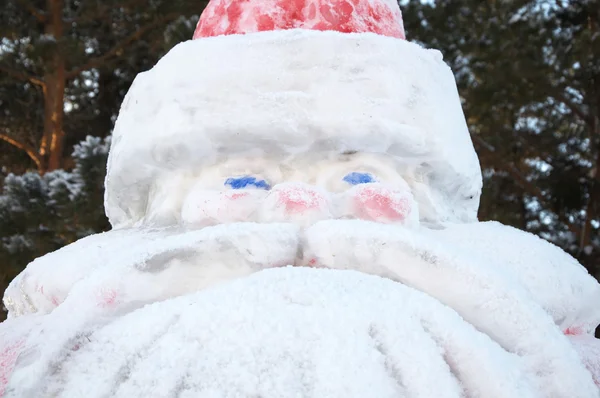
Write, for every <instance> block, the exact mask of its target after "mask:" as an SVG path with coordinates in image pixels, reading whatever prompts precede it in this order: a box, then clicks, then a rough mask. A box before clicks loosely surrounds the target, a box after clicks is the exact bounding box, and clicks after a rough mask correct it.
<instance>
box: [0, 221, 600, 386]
mask: <svg viewBox="0 0 600 398" xmlns="http://www.w3.org/2000/svg"><path fill="white" fill-rule="evenodd" d="M460 236H464V240H461V239H460ZM467 236H471V237H475V236H476V237H477V238H469V239H470V240H469V239H468V238H467ZM453 239H455V240H456V241H457V242H463V246H461V244H460V243H449V242H451V241H452V240H453ZM515 240H516V241H518V242H515ZM519 242H523V245H522V246H518V244H519ZM506 245H515V246H514V248H515V251H516V253H519V250H520V249H519V248H520V247H527V248H529V250H530V251H531V252H532V254H531V255H525V254H523V255H522V261H520V262H519V259H520V257H519V256H517V255H516V254H515V255H514V256H511V254H506V255H505V257H506V261H502V260H501V259H500V258H496V261H491V260H489V257H486V253H488V252H489V253H490V254H492V255H495V256H501V255H504V254H500V253H501V251H502V248H503V247H504V248H506ZM495 248H498V249H495ZM494 250H499V251H496V252H494ZM556 250H557V249H556V248H555V247H554V246H552V245H550V244H548V243H547V242H544V241H542V240H538V239H537V238H533V237H530V236H528V235H526V234H525V233H522V232H519V231H516V230H514V229H512V228H508V227H504V226H501V225H499V224H495V223H482V224H470V225H464V226H460V227H459V226H456V227H454V228H448V229H446V230H438V231H433V230H428V229H425V228H414V227H413V228H405V227H398V226H396V225H382V224H380V223H375V222H367V221H359V220H329V221H320V222H317V223H315V224H313V225H312V226H310V227H309V228H307V229H304V230H303V229H300V228H298V227H296V226H294V225H292V224H255V223H236V224H226V225H218V226H214V227H206V228H203V229H201V230H198V231H182V230H179V229H160V230H154V231H148V230H144V229H133V230H115V231H112V232H108V233H105V234H101V235H96V236H93V237H89V238H86V239H83V240H81V241H79V242H77V243H76V244H73V245H71V246H68V247H66V248H64V249H61V250H59V251H57V252H55V253H53V254H50V255H47V256H45V257H42V258H41V259H38V260H36V261H35V262H33V263H32V264H30V266H29V267H28V268H27V269H26V270H25V271H24V272H23V273H22V274H21V275H20V276H19V277H18V278H17V279H16V280H15V281H14V282H13V283H12V284H11V287H10V288H9V290H8V291H7V292H6V296H5V302H6V303H7V305H8V306H9V308H10V309H11V319H9V321H7V322H6V323H4V324H2V325H0V334H4V335H5V336H8V337H6V338H5V339H4V340H3V342H4V341H5V342H6V343H3V344H2V346H1V347H0V353H3V354H0V355H3V358H6V359H1V360H0V363H6V365H5V368H6V369H8V370H6V369H5V370H4V374H5V376H3V377H5V379H6V380H7V382H8V386H7V388H8V390H7V391H10V393H9V394H7V396H19V397H21V396H24V397H27V396H35V393H39V392H40V391H42V392H44V394H46V395H52V394H55V393H59V396H73V395H75V396H106V395H107V394H108V395H116V396H144V395H146V394H150V395H151V396H152V395H153V394H155V396H169V393H172V394H173V396H175V392H181V393H182V394H183V392H184V391H187V392H186V393H189V394H197V393H200V392H202V393H203V394H206V396H213V395H210V394H211V393H213V394H216V395H215V396H228V395H227V394H228V393H229V394H233V395H232V396H252V394H258V395H260V394H263V396H265V397H276V396H294V395H295V394H297V393H300V394H303V393H305V394H307V395H308V396H315V397H321V396H357V397H358V396H365V391H368V389H372V388H373V386H374V385H377V386H379V388H380V390H377V394H376V396H378V397H379V396H382V397H385V396H390V397H391V396H398V395H399V394H400V393H399V391H406V396H408V397H421V396H422V397H429V396H449V397H458V396H460V393H459V391H460V390H457V389H460V388H463V389H465V391H467V392H468V394H469V396H473V397H504V396H506V397H514V396H518V397H527V396H532V397H549V396H556V397H595V396H598V392H599V391H598V389H597V387H596V386H595V385H594V382H593V378H592V376H591V374H590V373H589V371H588V370H586V367H587V368H589V369H591V370H592V371H594V372H595V371H597V369H596V366H597V362H594V361H595V358H596V356H595V354H594V355H587V354H585V355H584V354H580V355H581V357H580V355H578V352H583V351H585V350H581V349H580V348H581V344H580V343H579V341H578V340H577V341H575V340H574V339H575V338H576V339H584V340H585V339H587V340H585V342H586V344H587V345H590V344H591V346H594V344H598V342H597V341H596V340H595V339H593V337H592V336H591V335H589V334H588V333H587V332H588V331H589V330H590V328H591V327H592V326H593V325H595V324H597V322H598V319H599V312H600V308H593V307H591V306H590V305H589V301H590V300H595V302H598V301H597V300H598V297H599V292H600V285H598V283H597V282H596V281H594V280H593V279H592V278H591V277H590V276H589V275H588V274H587V273H586V272H585V270H584V269H583V268H582V267H581V266H580V265H578V264H576V263H575V262H574V261H573V260H572V259H571V258H570V257H569V256H567V255H558V254H557V253H556ZM82 259H86V260H84V261H82ZM536 259H539V261H537V262H536ZM551 259H552V260H553V261H554V262H552V261H550V260H551ZM288 264H289V265H296V266H301V265H307V266H308V267H289V268H285V269H281V267H282V266H285V265H288ZM563 267H565V268H566V270H565V269H563ZM269 268H276V269H277V270H271V271H269V272H261V270H264V269H269ZM321 268H332V269H333V270H324V269H321ZM532 270H536V271H537V272H539V273H541V274H544V278H543V279H537V280H532V279H531V277H530V276H531V275H530V273H531V272H532ZM346 271H360V274H359V273H356V272H346ZM257 272H258V274H256V273H257ZM251 274H256V275H251ZM361 274H362V275H363V276H361ZM367 274H372V275H376V276H383V277H385V278H387V280H383V279H379V278H375V277H368V276H367ZM41 286H43V290H42V289H41V288H40V287H41ZM547 291H552V292H553V293H554V295H553V296H552V297H550V295H548V294H544V292H547ZM52 295H54V297H57V300H56V302H54V301H53V300H52V298H51V297H52ZM177 297H179V298H177ZM24 314H25V315H24ZM561 314H565V316H562V315H561ZM20 315H24V316H20ZM13 322H19V323H13ZM23 322H25V324H27V322H31V323H32V326H30V327H28V328H25V329H23V328H21V327H15V326H14V325H22V324H23ZM36 325H37V326H36ZM565 333H566V334H568V335H573V334H577V335H578V336H569V338H567V337H565ZM590 339H591V340H590ZM574 341H575V343H574ZM3 361H4V362H3ZM157 363H160V364H161V365H160V367H158V368H157V367H156V364H157ZM420 364H422V365H420ZM426 364H427V365H426ZM13 368H14V369H13ZM236 372H237V373H239V377H233V376H232V375H233V374H235V373H236ZM414 372H417V373H418V376H415V374H414ZM157 374H160V377H157ZM599 375H600V374H599V373H596V374H595V377H598V376H599ZM157 380H160V381H157ZM205 380H210V381H209V382H208V381H207V382H204V381H205ZM457 380H458V381H459V382H458V383H457ZM489 380H494V383H490V381H489ZM342 386H343V387H342ZM268 389H271V390H268ZM265 391H271V394H267V393H265ZM165 394H166V395H165ZM236 394H238V395H236ZM328 394H329V395H328ZM394 394H396V395H394ZM432 394H433V395H432ZM38 396H39V395H38ZM183 396H185V394H184V395H183ZM400 396H402V395H400Z"/></svg>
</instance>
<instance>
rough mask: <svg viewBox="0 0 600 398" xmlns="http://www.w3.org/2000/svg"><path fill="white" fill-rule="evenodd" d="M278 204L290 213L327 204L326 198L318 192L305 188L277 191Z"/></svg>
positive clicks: (301, 211)
mask: <svg viewBox="0 0 600 398" xmlns="http://www.w3.org/2000/svg"><path fill="white" fill-rule="evenodd" d="M277 194H278V198H277V204H278V206H281V207H283V208H285V211H286V213H288V214H298V213H304V212H306V211H310V210H318V209H321V208H323V207H324V206H325V198H324V197H323V196H322V195H321V194H319V193H318V192H315V191H312V190H308V189H303V188H288V189H285V190H282V191H279V192H277Z"/></svg>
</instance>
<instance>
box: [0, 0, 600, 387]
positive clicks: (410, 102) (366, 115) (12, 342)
mask: <svg viewBox="0 0 600 398" xmlns="http://www.w3.org/2000/svg"><path fill="white" fill-rule="evenodd" d="M194 39H195V40H191V41H189V42H185V43H181V44H179V45H178V46H176V47H175V48H174V49H173V50H172V51H171V52H169V53H168V54H167V55H166V56H165V57H164V58H163V59H161V60H160V61H159V62H158V64H157V65H156V66H155V67H154V68H153V69H152V70H150V71H148V72H145V73H142V74H140V75H139V76H138V77H137V78H136V80H135V82H134V84H133V86H132V87H131V89H130V91H129V93H128V94H127V96H126V98H125V100H124V103H123V106H122V109H121V111H120V115H119V118H118V120H117V123H116V127H115V130H114V134H113V141H112V147H111V151H110V156H109V161H108V174H107V178H106V196H105V207H106V212H107V215H108V217H109V219H110V221H111V223H112V225H113V230H111V231H110V232H107V233H103V234H97V235H93V236H90V237H87V238H85V239H82V240H80V241H78V242H75V243H73V244H72V245H69V246H67V247H65V248H63V249H60V250H58V251H56V252H54V253H51V254H48V255H46V256H43V257H41V258H38V259H36V260H35V261H33V262H32V263H31V264H29V265H28V266H27V268H26V269H25V270H24V271H23V272H22V273H21V274H20V275H19V276H18V277H17V278H16V279H15V280H14V281H13V282H12V283H11V285H10V287H9V288H8V289H7V291H6V293H5V295H4V303H5V305H6V307H7V308H8V310H9V319H8V320H7V321H6V322H4V323H2V324H0V396H2V395H3V396H5V397H36V398H38V397H90V398H91V397H128V398H129V397H211V398H213V397H264V398H272V397H315V398H324V397H332V398H334V397H344V398H359V397H360V398H365V397H373V398H398V397H406V398H416V397H422V398H431V397H435V398H443V397H447V398H458V397H484V398H495V397H498V398H499V397H506V398H515V397H519V398H528V397H536V398H538V397H539V398H542V397H557V398H558V397H565V398H567V397H568V398H590V397H598V396H600V389H599V388H598V384H599V383H600V367H599V365H600V348H599V347H600V344H598V341H597V340H596V339H595V338H594V337H593V331H594V329H595V328H596V326H597V325H598V323H599V322H600V306H599V304H600V285H599V284H598V283H597V282H596V281H595V280H594V279H593V278H592V277H591V276H590V275H588V274H587V272H586V271H585V269H584V268H583V267H582V266H581V265H580V264H578V263H577V262H576V261H575V260H574V259H573V258H572V257H570V256H569V255H567V254H566V253H564V252H563V251H561V250H560V249H558V248H557V247H555V246H553V245H551V244H549V243H547V242H545V241H542V240H540V239H538V238H537V237H534V236H532V235H529V234H526V233H524V232H521V231H518V230H515V229H513V228H510V227H506V226H503V225H501V224H498V223H494V222H488V223H479V222H477V218H476V214H477V208H478V204H479V196H480V193H481V184H482V179H481V170H480V166H479V162H478V159H477V156H476V154H475V151H474V150H473V146H472V143H471V141H470V137H469V133H468V131H467V126H466V123H465V118H464V116H463V113H462V109H461V104H460V100H459V96H458V93H457V89H456V85H455V81H454V79H453V75H452V72H451V71H450V69H449V68H448V67H447V66H446V64H445V63H444V62H443V60H442V55H441V54H440V53H439V52H438V51H435V50H428V49H424V48H422V47H420V46H418V45H417V44H414V43H410V42H408V41H406V40H405V38H404V29H403V26H402V18H401V14H400V10H399V9H398V6H397V4H396V2H395V1H393V0H243V1H242V0H212V2H211V3H209V5H208V6H207V8H206V9H205V11H204V13H203V15H202V17H201V18H200V22H199V24H198V27H197V30H196V33H195V35H194Z"/></svg>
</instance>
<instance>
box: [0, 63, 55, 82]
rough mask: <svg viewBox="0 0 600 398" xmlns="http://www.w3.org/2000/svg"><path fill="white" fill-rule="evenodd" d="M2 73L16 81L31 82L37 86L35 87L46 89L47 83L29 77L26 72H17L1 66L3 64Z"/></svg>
mask: <svg viewBox="0 0 600 398" xmlns="http://www.w3.org/2000/svg"><path fill="white" fill-rule="evenodd" d="M0 71H2V72H4V73H6V74H7V75H8V76H11V77H13V78H14V79H18V80H22V81H26V82H30V83H32V84H35V85H37V86H40V87H45V86H46V83H45V82H44V81H43V80H42V79H40V78H37V77H35V76H31V75H28V74H27V73H25V72H19V71H17V70H14V69H11V68H8V67H6V66H4V65H1V64H0Z"/></svg>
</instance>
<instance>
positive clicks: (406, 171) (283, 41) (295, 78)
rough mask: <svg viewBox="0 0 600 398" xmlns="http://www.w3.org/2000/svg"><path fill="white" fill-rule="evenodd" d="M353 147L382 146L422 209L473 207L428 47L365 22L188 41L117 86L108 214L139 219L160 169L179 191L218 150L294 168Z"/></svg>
mask: <svg viewBox="0 0 600 398" xmlns="http://www.w3.org/2000/svg"><path fill="white" fill-rule="evenodd" d="M240 65H244V67H243V73H240ZM355 151H358V152H362V153H375V154H382V155H385V156H387V157H389V158H390V159H392V160H393V161H394V162H395V168H396V169H397V170H400V171H401V175H402V177H403V178H405V179H406V180H407V181H408V180H409V179H412V180H413V181H414V185H415V186H418V187H419V190H418V192H417V191H415V190H414V189H413V194H414V196H415V198H416V200H417V202H418V203H419V206H420V207H419V212H420V214H421V218H422V220H424V221H429V222H442V221H473V220H475V217H476V212H477V207H478V202H479V195H480V190H481V184H482V182H481V171H480V169H479V162H478V159H477V156H476V154H475V151H474V149H473V145H472V143H471V140H470V136H469V133H468V130H467V126H466V122H465V118H464V115H463V113H462V109H461V104H460V100H459V97H458V92H457V89H456V84H455V82H454V77H453V74H452V72H451V70H450V69H449V68H448V66H447V65H446V64H445V63H444V62H443V60H442V56H441V54H440V53H439V52H438V51H435V50H426V49H423V48H421V47H420V46H418V45H417V44H413V43H409V42H407V41H404V40H399V39H395V38H390V37H383V36H379V35H376V34H371V33H362V34H344V33H339V32H315V31H307V30H299V29H293V30H286V31H277V32H260V33H254V34H251V35H230V36H221V37H211V38H203V39H202V40H193V41H189V42H185V43H181V44H179V45H178V46H176V47H175V48H174V49H173V50H171V52H169V54H167V55H166V56H165V57H164V58H163V59H161V60H160V61H159V62H158V64H157V65H156V66H155V67H154V68H153V69H152V70H150V71H148V72H145V73H142V74H140V75H139V76H138V77H137V78H136V80H135V82H134V84H133V86H132V88H131V89H130V91H129V93H128V94H127V96H126V99H125V101H124V103H123V106H122V109H121V112H120V115H119V118H118V120H117V123H116V126H115V131H114V138H113V143H112V148H111V153H110V156H109V162H108V176H107V180H106V198H105V199H106V200H105V204H106V210H107V214H108V216H109V218H110V220H111V223H112V224H113V225H117V226H123V225H131V224H134V223H140V222H144V221H145V217H146V216H147V215H148V214H147V211H148V209H152V208H154V207H153V206H155V203H154V202H153V201H152V200H151V198H152V195H153V194H154V193H155V191H156V190H160V189H162V188H163V186H164V184H165V182H166V184H167V185H168V186H169V189H170V191H171V192H178V191H183V190H185V189H186V188H187V186H183V187H182V186H179V185H178V184H179V182H180V181H181V180H186V179H188V178H192V179H193V178H194V177H195V176H197V174H199V173H201V172H202V170H204V168H206V167H208V166H212V167H218V166H219V165H222V164H223V163H225V162H226V161H228V160H234V159H235V160H240V161H243V162H244V163H245V164H247V165H255V164H256V165H257V166H260V165H261V164H262V162H271V163H274V164H276V165H277V170H283V171H286V170H301V171H302V167H304V165H305V163H306V161H305V159H306V157H308V156H312V157H314V158H317V159H327V158H331V157H332V156H335V155H337V156H340V154H342V153H352V152H355ZM268 170H270V169H263V170H260V171H261V172H264V173H266V172H268ZM321 172H322V173H327V172H328V170H327V168H324V169H322V170H321ZM278 182H282V181H277V180H276V181H273V182H272V184H271V185H272V186H273V185H275V184H276V183H278ZM170 209H171V208H170V207H168V206H167V209H165V211H167V212H169V211H170Z"/></svg>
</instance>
